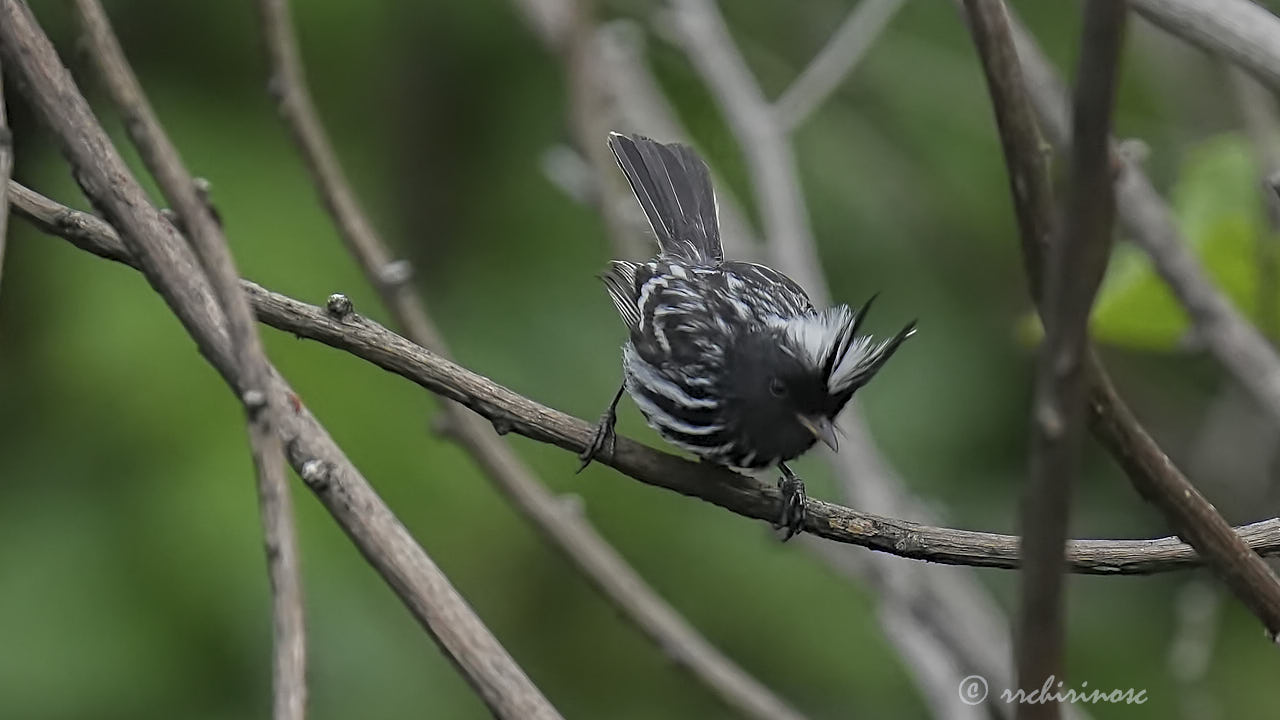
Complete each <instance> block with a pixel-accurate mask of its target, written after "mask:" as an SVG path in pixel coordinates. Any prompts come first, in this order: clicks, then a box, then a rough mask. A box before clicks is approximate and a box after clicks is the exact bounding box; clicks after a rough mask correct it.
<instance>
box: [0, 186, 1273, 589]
mask: <svg viewBox="0 0 1280 720" xmlns="http://www.w3.org/2000/svg"><path fill="white" fill-rule="evenodd" d="M9 192H10V195H11V196H12V197H13V208H14V210H15V211H16V212H17V213H18V214H19V215H20V216H22V217H23V218H25V219H27V220H28V221H30V222H31V223H32V224H33V225H35V226H36V227H37V228H39V229H40V230H41V231H42V232H45V233H48V234H49V235H54V236H58V237H62V238H65V239H66V240H67V241H69V242H71V243H72V244H73V245H75V246H76V247H78V248H80V249H82V250H85V251H87V252H90V253H93V254H94V255H97V256H99V257H102V258H105V259H108V260H112V261H115V262H119V263H123V264H125V265H128V266H130V267H133V268H135V269H138V267H139V263H138V261H137V260H135V259H134V257H133V255H132V254H131V252H130V251H129V250H128V249H127V248H126V247H125V246H124V243H123V242H122V241H121V240H120V237H119V235H118V234H117V233H116V231H115V230H114V229H113V228H112V227H111V226H110V225H108V224H107V223H106V222H104V221H103V220H102V219H101V218H98V217H95V216H93V215H90V214H88V213H84V212H80V211H77V210H72V209H71V208H68V207H66V206H64V205H60V204H58V203H56V202H54V201H52V200H49V199H48V198H45V197H43V196H42V195H40V194H38V193H35V192H33V191H31V190H29V189H27V188H25V187H23V186H22V185H19V184H18V183H14V182H11V183H10V185H9ZM241 284H242V286H243V287H244V289H245V292H246V294H247V295H248V297H249V300H250V302H251V303H252V305H253V308H254V312H256V313H257V315H258V319H259V320H260V321H261V322H263V323H265V324H267V325H270V326H271V327H274V328H276V329H278V330H283V331H285V332H289V333H292V334H294V335H296V336H298V337H302V338H307V339H310V340H316V341H319V342H321V343H324V344H325V345H328V346H330V347H333V348H335V349H337V350H341V351H343V352H348V353H350V354H352V355H354V356H356V357H359V358H361V359H363V360H366V361H368V362H370V363H372V364H374V365H377V366H378V367H380V368H382V369H384V370H386V371H388V372H391V373H395V374H396V375H400V376H401V377H404V378H405V379H407V380H410V381H412V382H414V383H416V384H418V385H420V386H422V387H423V388H426V389H427V390H429V391H431V392H433V393H436V394H438V395H442V396H444V397H447V398H449V399H452V400H455V401H457V402H459V403H461V404H463V405H465V406H467V407H468V408H469V409H471V410H472V411H473V412H475V413H478V414H479V415H481V416H483V417H484V418H485V419H486V420H488V421H489V422H490V423H492V424H493V425H494V426H495V427H497V428H499V429H501V430H502V431H503V432H514V433H516V434H518V435H522V436H524V437H527V438H530V439H532V440H536V441H538V442H543V443H548V444H551V445H556V446H557V447H560V448H563V449H565V450H568V451H570V452H572V453H574V454H577V453H580V452H582V450H583V449H584V448H586V446H587V444H588V443H589V442H590V441H591V435H592V431H593V428H592V426H591V425H590V424H588V423H587V422H586V421H585V420H581V419H578V418H575V417H572V416H570V415H566V414H564V413H562V412H559V411H558V410H554V409H552V408H549V407H547V406H545V405H540V404H538V403H536V402H534V401H532V400H529V399H528V398H525V397H522V396H520V395H518V394H517V393H515V392H512V391H511V390H508V389H507V388H505V387H502V386H501V385H498V384H496V383H494V382H493V381H491V380H489V379H487V378H485V377H483V376H481V375H478V374H476V373H473V372H471V371H469V370H467V369H465V368H462V367H460V366H458V365H455V364H454V363H452V362H449V361H448V360H445V359H444V358H441V357H439V356H438V355H435V354H433V353H431V352H430V351H429V350H426V349H424V348H421V347H419V346H417V345H415V344H413V343H411V342H409V341H408V340H406V339H404V338H402V337H400V336H399V335H396V334H395V333H393V332H391V331H390V330H387V329H386V328H384V327H382V326H380V325H378V324H377V323H375V322H373V321H371V320H369V319H367V318H364V317H361V316H359V315H355V314H349V315H345V316H343V317H341V318H338V317H334V316H333V314H331V313H330V312H328V311H327V310H326V309H324V308H319V307H316V306H313V305H308V304H307V303H304V302H301V301H299V300H295V299H293V298H290V297H288V296H286V295H281V294H279V293H275V292H272V291H270V290H267V289H266V288H263V287H261V286H260V285H256V284H254V283H252V282H250V281H248V280H241ZM286 415H287V414H286ZM598 461H599V462H601V463H604V464H606V465H609V466H610V467H613V468H614V469H616V470H618V471H620V472H621V473H623V474H624V475H627V476H628V477H631V478H633V479H635V480H638V481H640V482H642V483H645V484H647V485H652V486H654V487H660V488H665V489H667V490H672V491H674V492H678V493H680V494H682V495H687V496H689V497H696V498H699V499H701V500H705V501H707V502H710V503H713V504H716V505H719V506H721V507H723V508H725V509H726V510H729V511H730V512H734V513H736V514H738V515H742V516H744V517H748V518H753V519H757V520H762V521H765V522H772V521H773V520H774V519H776V518H777V517H778V511H779V510H780V506H779V502H780V500H779V497H778V494H777V490H776V488H775V487H773V486H772V485H765V484H761V483H758V482H756V481H755V480H754V479H752V478H750V477H747V476H743V475H738V474H735V473H733V472H730V471H728V470H724V469H720V468H715V467H710V466H707V465H706V464H705V463H698V462H693V461H689V460H685V459H683V458H679V457H676V456H675V455H671V454H669V453H665V452H662V451H660V450H656V449H653V448H649V447H646V446H644V445H641V444H640V443H637V442H635V441H634V440H630V439H628V438H626V437H623V436H619V437H618V447H617V450H616V452H615V453H614V456H613V457H602V458H600V459H599V460H598ZM807 511H808V514H809V516H810V518H811V519H810V521H809V523H808V524H807V525H806V526H805V530H806V531H807V532H809V533H811V534H813V535H817V536H819V537H825V538H827V539H829V540H834V541H836V542H843V543H850V544H853V545H860V546H862V547H866V548H868V549H871V550H876V551H879V552H884V553H889V554H892V555H897V556H900V557H906V558H912V559H916V560H925V561H929V562H934V563H943V564H949V565H971V566H976V567H994V568H1006V569H1008V568H1016V567H1018V566H1019V565H1018V538H1017V537H1015V536H1011V535H1000V534H997V533H986V532H976V531H972V530H956V529H952V528H940V527H931V526H928V525H922V524H920V523H914V522H908V521H905V520H899V519H895V518H886V517H881V516H878V515H873V514H870V513H864V512H858V511H856V510H852V509H850V508H846V507H843V506H840V505H835V504H833V503H825V502H822V501H819V500H813V499H810V501H809V505H808V506H807ZM1236 531H1237V532H1238V534H1239V537H1240V538H1243V539H1244V541H1245V542H1247V543H1248V547H1249V548H1251V549H1252V550H1254V551H1255V552H1258V553H1261V554H1263V555H1274V554H1280V518H1273V519H1270V520H1264V521H1261V522H1256V523H1252V524H1250V525H1244V526H1241V527H1239V528H1237V529H1236ZM1066 558H1067V564H1068V567H1069V569H1070V570H1071V571H1072V572H1076V573H1083V574H1089V575H1150V574H1153V573H1161V572H1169V571H1173V570H1180V569H1185V568H1190V567H1195V566H1197V565H1198V564H1200V562H1201V561H1200V559H1199V558H1197V556H1196V554H1195V551H1194V550H1192V549H1191V547H1190V546H1188V545H1186V544H1185V543H1183V542H1182V541H1180V540H1178V538H1176V537H1163V538H1153V539H1146V540H1071V541H1069V542H1068V543H1067V554H1066Z"/></svg>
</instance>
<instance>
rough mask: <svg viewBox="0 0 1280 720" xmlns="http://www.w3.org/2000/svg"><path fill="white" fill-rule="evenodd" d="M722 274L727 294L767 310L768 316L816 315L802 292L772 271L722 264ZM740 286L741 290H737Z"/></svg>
mask: <svg viewBox="0 0 1280 720" xmlns="http://www.w3.org/2000/svg"><path fill="white" fill-rule="evenodd" d="M724 272H725V277H726V279H727V282H728V287H729V290H730V291H736V292H737V293H740V294H741V295H742V296H743V299H744V300H750V301H754V302H755V303H756V304H757V305H758V306H759V307H761V308H767V309H768V310H769V311H770V313H771V314H776V315H778V316H779V317H784V318H786V317H795V316H797V315H809V314H812V313H814V312H815V310H814V308H813V303H812V302H810V301H809V296H808V295H807V294H806V293H805V291H804V289H803V288H801V287H800V286H799V285H797V284H796V282H795V281H794V280H792V279H791V278H789V277H787V276H786V275H783V274H782V273H780V272H778V271H777V270H774V269H773V268H771V267H767V266H765V265H759V264H756V263H749V262H736V261H735V262H727V263H725V264H724ZM739 283H741V285H742V287H736V286H737V285H738V284H739Z"/></svg>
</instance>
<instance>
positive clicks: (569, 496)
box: [556, 493, 586, 516]
mask: <svg viewBox="0 0 1280 720" xmlns="http://www.w3.org/2000/svg"><path fill="white" fill-rule="evenodd" d="M556 501H557V502H559V503H560V509H561V510H563V511H564V512H566V513H568V514H570V515H578V516H581V515H582V514H583V512H584V511H585V510H586V501H584V500H583V499H582V496H581V495H579V494H578V493H564V494H563V495H560V496H559V497H557V498H556Z"/></svg>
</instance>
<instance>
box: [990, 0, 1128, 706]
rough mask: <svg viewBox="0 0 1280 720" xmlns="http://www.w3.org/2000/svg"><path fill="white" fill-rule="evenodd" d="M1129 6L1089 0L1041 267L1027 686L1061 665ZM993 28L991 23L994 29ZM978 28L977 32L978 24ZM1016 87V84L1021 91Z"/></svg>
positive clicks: (1023, 620) (1028, 526)
mask: <svg viewBox="0 0 1280 720" xmlns="http://www.w3.org/2000/svg"><path fill="white" fill-rule="evenodd" d="M968 6H969V8H970V10H971V12H972V13H973V15H972V17H973V25H974V29H975V34H976V35H979V36H985V37H986V38H987V39H988V42H989V41H990V39H991V37H992V36H994V35H997V34H1000V36H1001V37H1002V38H1003V44H1004V47H1005V52H1007V53H1012V52H1014V50H1013V44H1012V43H1011V42H1008V39H1007V37H1008V26H1009V20H1008V17H1007V16H1005V14H1004V12H1005V11H1004V3H1003V2H1000V1H999V0H990V1H987V2H980V1H979V0H971V1H970V2H969V3H968ZM1127 12H1128V8H1127V7H1125V5H1124V3H1123V2H1116V1H1115V0H1089V2H1088V3H1087V4H1086V5H1085V13H1084V29H1083V31H1082V33H1081V37H1080V45H1079V53H1080V60H1079V69H1078V71H1077V74H1076V93H1075V102H1074V108H1075V112H1074V116H1073V118H1072V119H1073V122H1072V132H1073V143H1072V155H1071V165H1070V185H1069V186H1068V191H1067V198H1066V203H1065V205H1064V208H1063V213H1062V216H1061V217H1062V220H1061V223H1060V225H1059V228H1060V233H1059V236H1058V240H1057V242H1055V243H1054V244H1053V246H1052V248H1051V249H1050V254H1049V258H1048V262H1047V264H1045V265H1044V266H1043V268H1042V270H1041V272H1042V273H1043V277H1044V280H1043V290H1044V292H1043V295H1042V301H1041V306H1042V307H1043V308H1044V312H1043V317H1044V326H1045V340H1044V343H1043V344H1042V346H1041V349H1040V357H1039V362H1038V363H1037V367H1036V384H1035V397H1034V399H1033V404H1032V422H1031V461H1030V473H1029V477H1028V481H1027V489H1026V495H1025V496H1024V498H1023V510H1022V531H1023V559H1024V563H1025V565H1024V572H1023V574H1022V578H1021V580H1022V583H1021V586H1022V602H1021V612H1020V615H1019V622H1018V635H1017V640H1016V642H1017V649H1016V652H1017V657H1018V685H1019V687H1021V688H1023V689H1025V690H1027V691H1028V692H1030V691H1031V690H1033V689H1035V688H1038V687H1040V686H1041V685H1042V684H1043V683H1044V682H1045V681H1046V680H1047V679H1048V678H1052V677H1059V676H1061V675H1062V670H1063V642H1064V637H1065V630H1064V622H1065V619H1064V615H1065V605H1066V603H1065V602H1064V599H1063V595H1064V590H1063V568H1062V557H1063V554H1064V553H1063V548H1064V547H1065V546H1066V542H1067V520H1068V518H1069V517H1070V510H1071V496H1072V488H1073V486H1074V485H1075V482H1076V477H1075V476H1076V475H1077V474H1078V472H1079V465H1080V451H1081V438H1082V434H1083V433H1082V431H1083V428H1084V418H1085V399H1086V388H1087V385H1086V382H1087V380H1088V377H1087V375H1086V372H1085V359H1086V357H1087V354H1088V345H1089V340H1088V326H1089V314H1090V311H1091V310H1092V308H1093V300H1094V297H1095V295H1096V294H1097V291H1098V285H1099V284H1100V283H1101V282H1102V276H1103V273H1104V272H1105V271H1106V267H1107V260H1108V259H1109V258H1110V256H1111V233H1112V226H1113V224H1114V221H1115V197H1114V195H1113V194H1112V192H1111V162H1110V158H1109V153H1108V141H1109V135H1110V128H1111V112H1112V108H1113V107H1114V103H1115V93H1116V83H1117V80H1116V76H1117V72H1118V66H1119V59H1120V48H1121V46H1122V44H1123V40H1124V21H1125V14H1126V13H1127ZM993 25H999V28H998V29H994V28H992V26H993ZM983 26H986V27H985V28H984V29H983V30H982V31H981V32H977V31H978V30H979V28H982V27H983ZM1019 89H1021V88H1019ZM1018 717H1019V718H1028V719H1030V718H1057V717H1059V707H1058V704H1057V703H1042V704H1038V705H1037V704H1034V703H1027V704H1023V705H1020V706H1019V708H1018Z"/></svg>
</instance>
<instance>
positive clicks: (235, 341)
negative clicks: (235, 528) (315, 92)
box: [75, 0, 307, 720]
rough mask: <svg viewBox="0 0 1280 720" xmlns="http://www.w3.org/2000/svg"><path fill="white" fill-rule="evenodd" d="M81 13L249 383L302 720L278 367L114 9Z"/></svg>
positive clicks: (289, 698) (293, 713)
mask: <svg viewBox="0 0 1280 720" xmlns="http://www.w3.org/2000/svg"><path fill="white" fill-rule="evenodd" d="M75 7H76V12H77V16H78V18H79V20H80V24H81V29H82V31H83V33H84V36H85V39H86V41H87V45H88V49H89V57H90V59H91V60H92V62H93V64H94V65H95V66H96V68H97V70H98V73H99V74H100V75H102V78H103V80H104V81H105V82H106V85H107V90H108V94H109V95H110V96H111V99H112V101H113V102H114V103H115V105H116V107H117V108H118V109H119V110H120V112H121V114H122V115H124V117H125V128H126V129H127V131H128V133H129V137H130V138H131V139H132V140H133V144H134V145H135V146H136V147H137V148H138V152H139V155H140V156H141V157H142V161H143V163H144V164H145V165H146V167H147V169H148V170H149V171H150V172H151V174H152V176H154V177H155V179H156V183H157V184H158V185H159V186H160V190H161V192H162V193H163V194H164V196H165V198H167V199H168V200H169V202H170V203H171V204H172V205H173V206H174V208H176V210H177V213H178V217H179V218H180V220H181V222H182V225H183V227H184V228H185V230H186V234H187V236H188V238H189V239H190V241H191V245H192V247H193V248H194V249H195V251H196V255H197V257H199V259H200V261H201V264H202V265H203V267H204V271H205V273H206V274H207V276H208V277H209V279H210V282H211V284H212V286H213V289H214V292H215V293H216V294H217V296H218V301H219V305H220V307H221V309H222V312H223V315H224V317H225V318H226V319H227V328H228V332H229V334H230V336H231V344H232V347H233V349H234V351H235V355H236V362H237V364H238V365H239V371H240V373H241V374H242V375H243V377H244V378H245V382H246V384H247V386H248V389H246V390H244V391H243V392H242V393H241V402H242V403H243V404H244V408H245V413H246V415H247V417H248V420H249V441H250V445H251V448H252V453H253V464H254V469H255V470H256V474H257V487H258V502H259V505H260V508H261V513H262V524H263V532H264V536H265V538H264V539H265V544H266V556H267V573H268V577H269V579H270V584H271V599H272V600H271V605H272V608H271V621H272V628H273V632H274V635H275V641H274V643H273V644H274V653H273V658H272V687H273V690H274V695H275V701H274V712H273V716H274V717H275V718H276V720H302V718H304V717H305V716H306V704H307V650H306V620H305V617H304V613H303V599H302V577H301V575H302V570H301V563H300V561H299V551H298V536H297V530H296V529H295V527H294V519H293V499H292V497H291V496H290V495H289V481H288V478H287V477H286V476H285V458H284V449H283V447H282V446H281V444H280V438H279V437H278V436H277V435H276V433H275V431H274V429H273V425H275V424H276V422H277V421H276V417H277V416H278V415H279V412H280V408H279V407H273V406H272V405H271V404H270V402H269V401H268V397H267V393H266V388H267V383H268V382H269V381H270V377H271V373H270V365H269V364H268V361H267V356H266V354H265V352H264V351H263V349H262V342H261V340H260V339H259V337H258V332H257V326H256V324H255V323H254V317H253V311H252V310H250V309H249V304H248V303H247V302H246V301H245V298H244V293H243V292H242V291H241V289H240V284H239V279H240V274H239V272H238V271H237V270H236V267H235V262H234V261H233V259H232V257H231V250H230V248H229V247H228V245H227V239H226V237H225V236H224V235H223V233H222V228H221V227H219V225H218V223H217V221H216V220H215V219H214V217H213V213H212V212H211V210H210V208H209V206H208V204H207V203H206V202H205V201H204V199H203V198H201V197H200V196H199V193H198V192H197V190H196V184H195V182H194V180H193V179H192V177H191V174H190V173H189V172H188V171H187V169H186V167H185V166H184V165H183V162H182V159H181V157H179V155H178V150H177V148H176V147H174V145H173V143H172V142H171V141H170V140H169V138H168V136H167V134H166V133H165V131H164V129H163V128H162V127H161V125H160V121H159V119H158V118H157V117H156V115H155V112H154V111H153V110H152V109H151V105H150V103H149V102H148V101H147V98H146V95H145V94H144V92H143V90H142V86H141V84H140V83H139V82H138V79H137V77H135V75H134V73H133V70H132V69H131V68H130V67H129V63H128V60H126V59H125V55H124V50H123V49H122V48H121V47H120V42H119V40H117V38H116V36H115V33H114V32H113V31H112V29H111V25H110V22H109V21H108V19H107V15H106V12H105V11H104V10H103V9H102V6H101V5H99V4H98V2H97V0H76V2H75Z"/></svg>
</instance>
